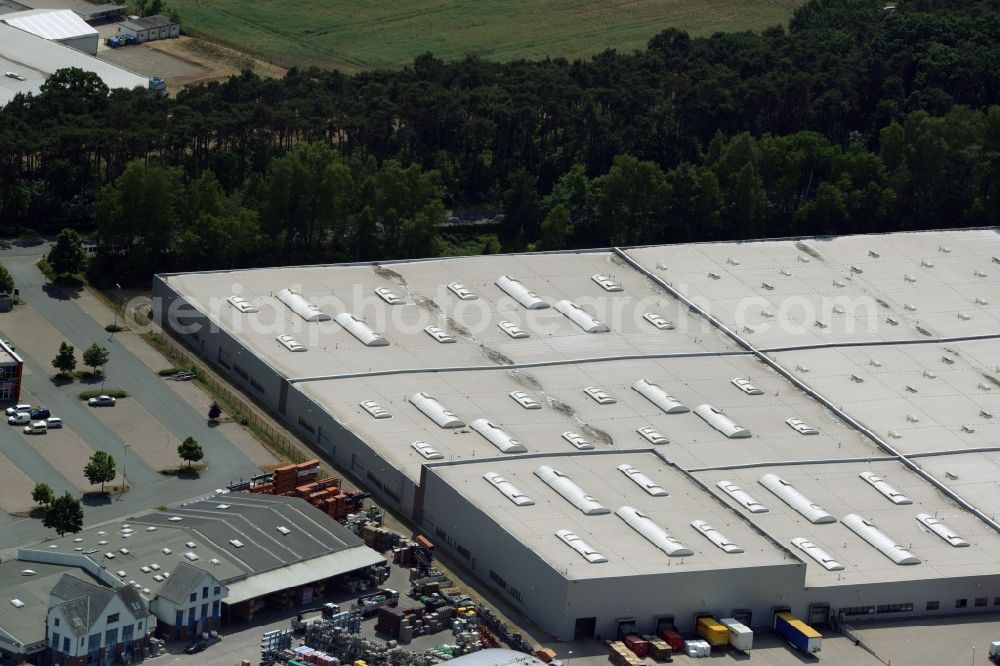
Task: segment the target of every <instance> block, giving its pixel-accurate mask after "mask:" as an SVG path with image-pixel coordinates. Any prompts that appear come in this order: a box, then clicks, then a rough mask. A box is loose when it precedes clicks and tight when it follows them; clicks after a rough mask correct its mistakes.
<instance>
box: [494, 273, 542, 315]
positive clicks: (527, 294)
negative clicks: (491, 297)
mask: <svg viewBox="0 0 1000 666" xmlns="http://www.w3.org/2000/svg"><path fill="white" fill-rule="evenodd" d="M494 284H495V285H496V286H498V287H500V289H501V290H503V292H504V293H506V294H507V295H508V296H510V297H511V298H513V299H514V300H515V301H517V302H518V303H520V304H521V305H522V306H524V307H525V308H527V309H528V310H544V309H545V308H547V307H549V304H548V303H546V302H545V301H543V300H542V299H541V298H539V297H538V294H536V293H535V292H533V291H531V290H530V289H528V288H527V287H525V286H524V283H523V282H521V281H520V280H517V279H515V278H512V277H511V276H509V275H501V276H500V277H498V278H497V281H496V282H494Z"/></svg>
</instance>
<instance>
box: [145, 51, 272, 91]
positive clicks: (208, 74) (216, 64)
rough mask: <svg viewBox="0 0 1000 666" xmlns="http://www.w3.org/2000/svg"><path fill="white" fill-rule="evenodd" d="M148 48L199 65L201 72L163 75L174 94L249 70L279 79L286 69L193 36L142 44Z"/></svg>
mask: <svg viewBox="0 0 1000 666" xmlns="http://www.w3.org/2000/svg"><path fill="white" fill-rule="evenodd" d="M144 46H147V47H148V48H150V49H153V50H155V51H159V52H160V53H165V54H167V55H170V56H173V57H174V58H177V59H178V60H181V61H184V62H186V63H188V64H190V65H193V66H195V67H199V68H201V69H202V70H203V71H201V72H198V73H191V74H182V75H179V76H173V77H166V79H167V91H168V92H169V93H170V94H172V95H173V94H176V93H177V91H178V90H180V89H181V88H183V87H185V86H188V85H191V84H195V83H202V82H205V81H214V80H218V79H225V78H228V77H230V76H235V75H237V74H239V73H240V72H242V71H244V70H250V71H252V72H254V73H255V74H257V75H259V76H265V77H270V78H275V79H280V78H282V77H283V76H284V75H285V73H286V72H287V71H288V70H287V69H285V68H284V67H279V66H277V65H273V64H271V63H269V62H265V61H263V60H260V59H258V58H254V57H253V56H250V55H247V54H246V53H243V52H242V51H237V50H236V49H231V48H229V47H227V46H220V45H218V44H213V43H211V42H206V41H204V40H202V39H198V38H196V37H178V38H177V39H164V40H160V41H156V42H149V43H147V44H145V45H144Z"/></svg>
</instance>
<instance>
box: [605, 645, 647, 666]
mask: <svg viewBox="0 0 1000 666" xmlns="http://www.w3.org/2000/svg"><path fill="white" fill-rule="evenodd" d="M608 648H609V652H608V661H610V662H611V663H612V664H614V666H638V665H639V664H641V663H642V660H641V659H639V657H637V656H635V653H634V652H632V650H629V649H628V648H627V647H625V643H623V642H621V641H611V642H610V643H608Z"/></svg>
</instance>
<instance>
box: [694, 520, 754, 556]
mask: <svg viewBox="0 0 1000 666" xmlns="http://www.w3.org/2000/svg"><path fill="white" fill-rule="evenodd" d="M691 527H693V528H694V529H695V530H697V531H698V532H699V533H700V534H701V535H702V536H704V537H705V538H706V539H708V540H709V541H711V542H712V543H714V544H715V545H716V546H718V547H719V548H721V549H722V550H723V551H724V552H726V553H729V554H730V555H736V554H739V553H742V552H744V550H743V548H741V547H740V546H738V545H737V544H735V543H733V541H732V540H731V539H729V538H728V537H727V536H726V535H724V534H723V533H722V532H720V531H719V530H717V529H715V528H714V527H712V526H711V525H709V524H708V523H707V522H705V521H704V520H692V521H691Z"/></svg>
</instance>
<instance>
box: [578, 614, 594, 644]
mask: <svg viewBox="0 0 1000 666" xmlns="http://www.w3.org/2000/svg"><path fill="white" fill-rule="evenodd" d="M596 631H597V618H596V617H578V618H576V627H575V628H574V629H573V640H575V641H577V640H580V639H581V638H593V637H594V633H595V632H596Z"/></svg>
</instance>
